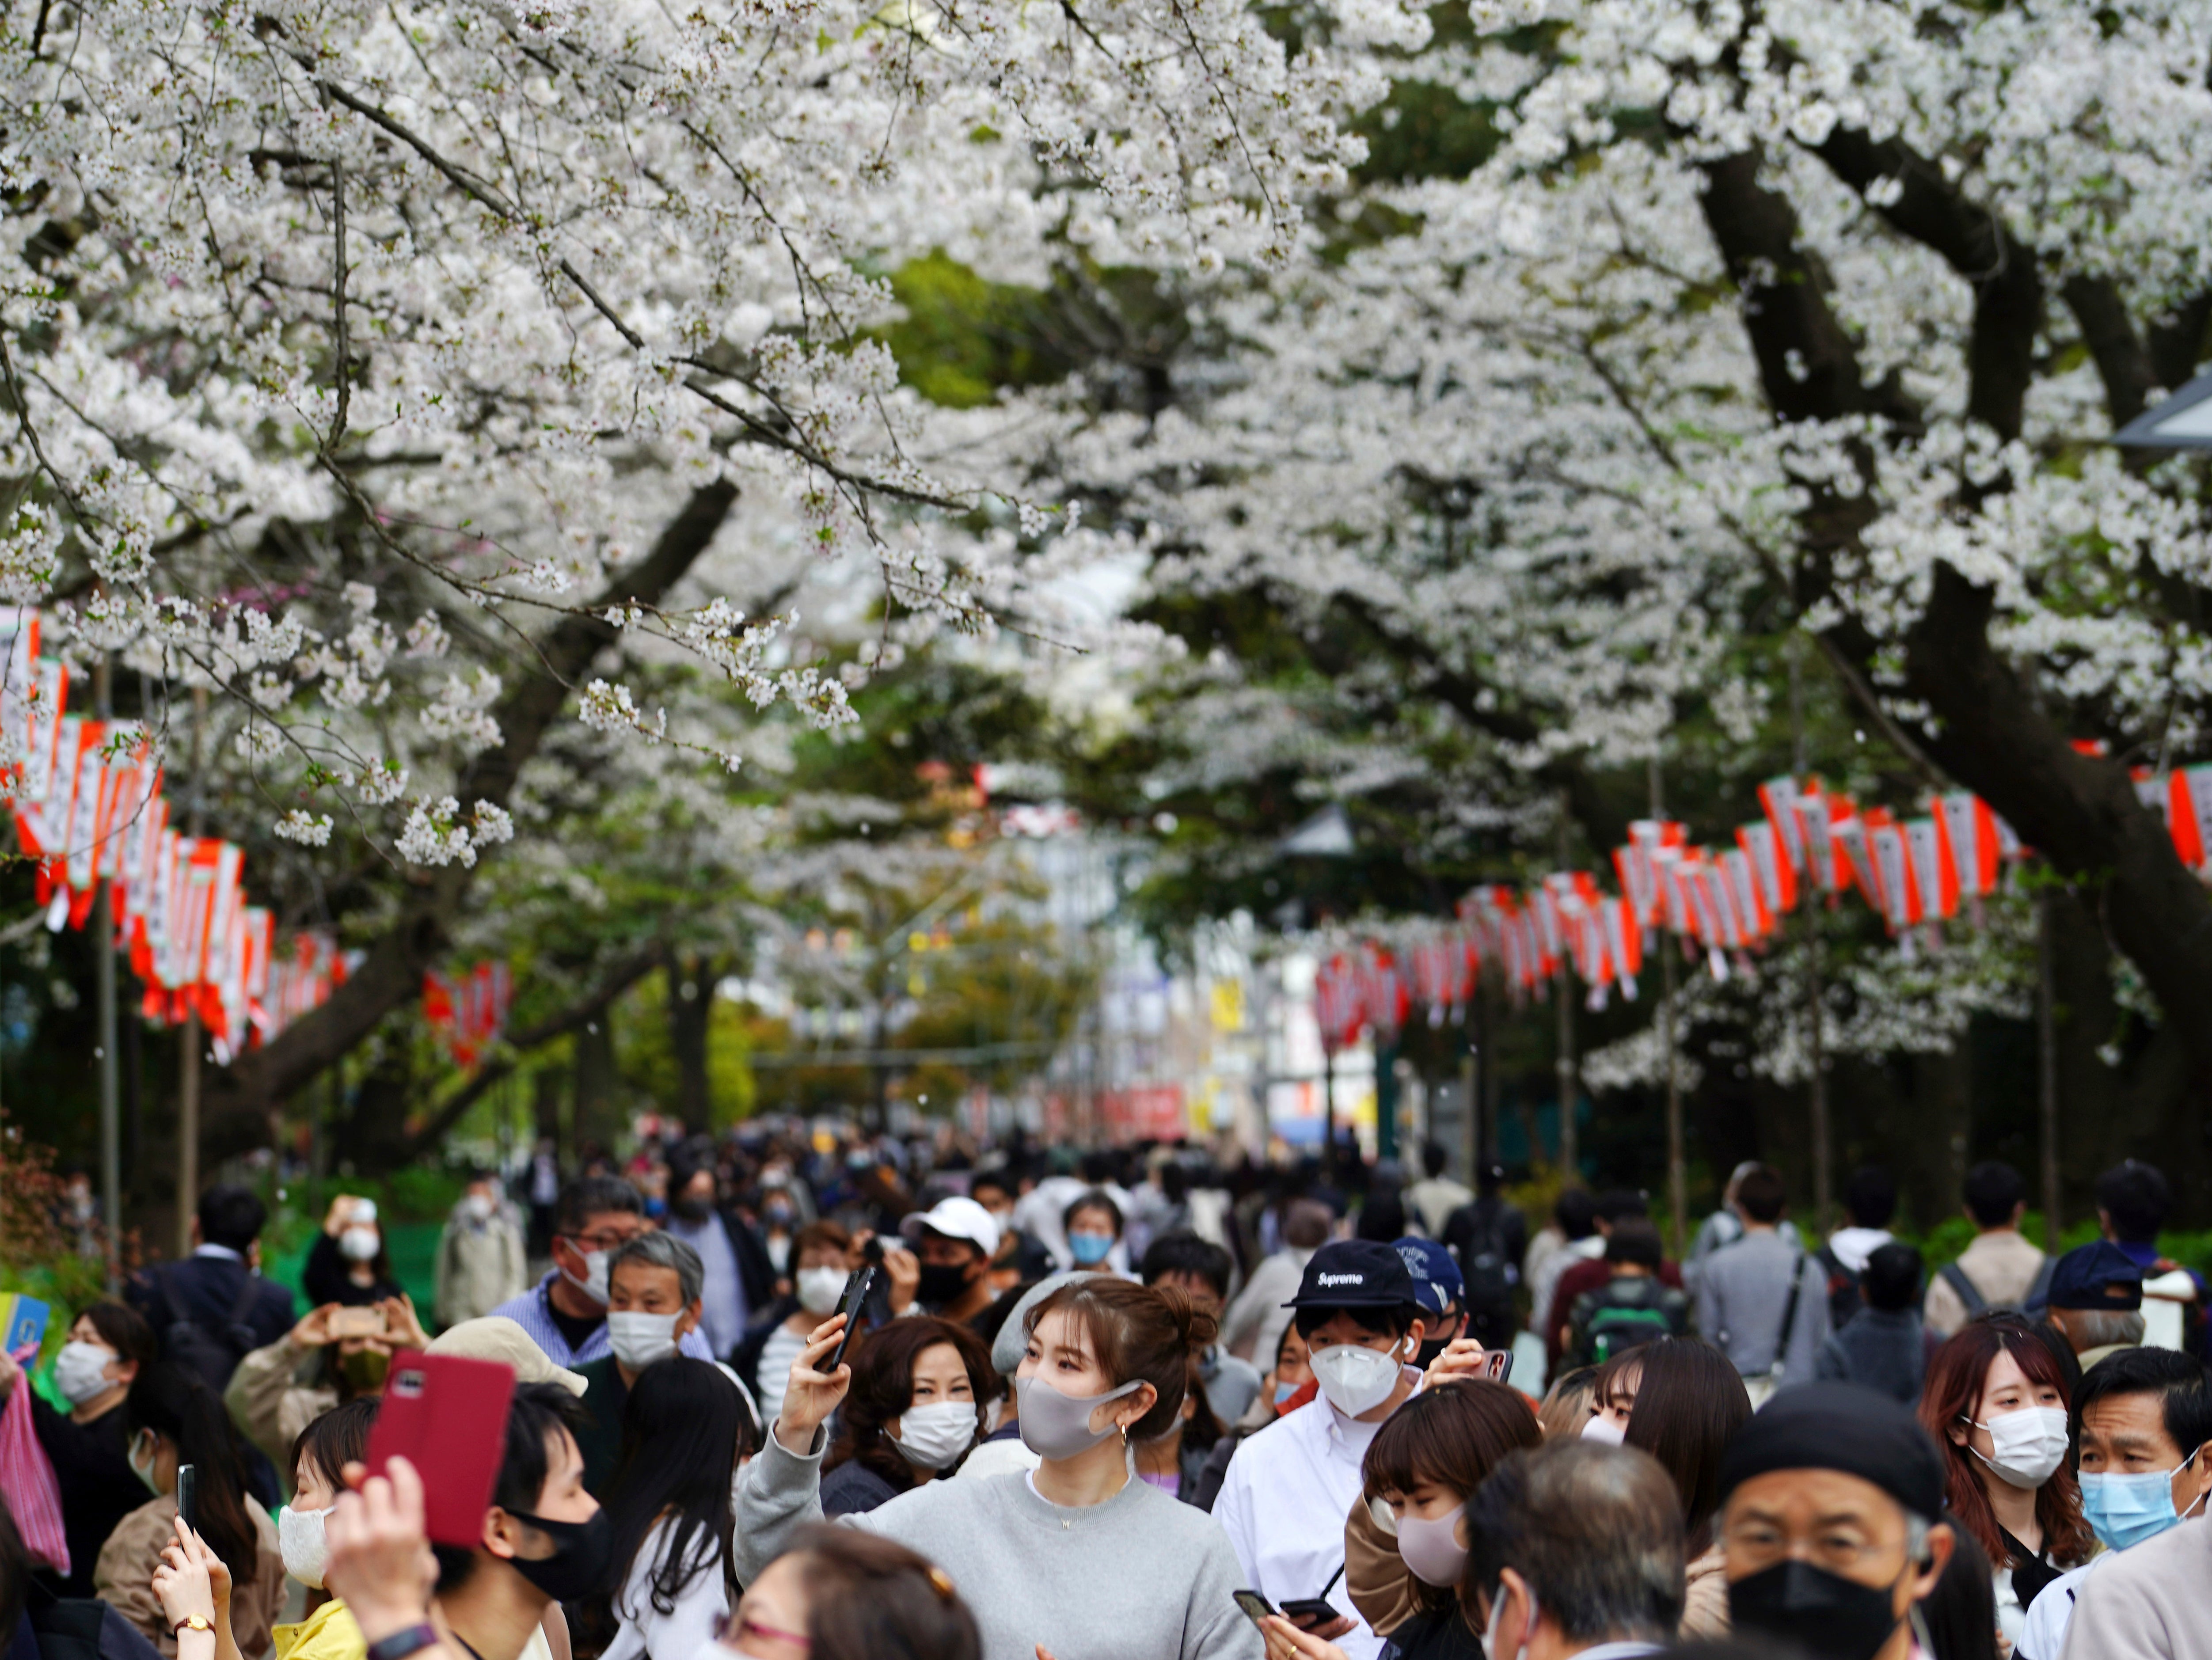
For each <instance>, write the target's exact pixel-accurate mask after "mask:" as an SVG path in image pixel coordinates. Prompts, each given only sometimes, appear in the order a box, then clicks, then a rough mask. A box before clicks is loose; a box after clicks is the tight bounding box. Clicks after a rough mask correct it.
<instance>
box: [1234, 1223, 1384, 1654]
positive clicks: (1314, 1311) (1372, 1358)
mask: <svg viewBox="0 0 2212 1660" xmlns="http://www.w3.org/2000/svg"><path fill="white" fill-rule="evenodd" d="M1289 1306H1290V1307H1291V1308H1292V1309H1293V1310H1296V1315H1295V1321H1296V1324H1297V1329H1298V1335H1300V1336H1302V1337H1304V1339H1305V1340H1306V1342H1307V1344H1308V1345H1309V1347H1310V1352H1311V1362H1310V1364H1311V1365H1312V1367H1313V1373H1314V1377H1315V1380H1316V1383H1318V1384H1319V1385H1320V1388H1321V1393H1320V1394H1319V1395H1317V1396H1316V1398H1315V1399H1314V1400H1312V1401H1310V1402H1308V1403H1307V1404H1306V1405H1304V1406H1303V1407H1300V1408H1298V1409H1297V1411H1295V1412H1292V1413H1288V1414H1285V1415H1284V1416H1283V1417H1281V1418H1279V1419H1277V1420H1275V1421H1274V1422H1273V1424H1270V1425H1269V1426H1267V1428H1265V1429H1263V1430H1261V1431H1260V1432H1258V1433H1257V1434H1255V1435H1253V1436H1252V1437H1250V1438H1249V1439H1247V1440H1246V1441H1245V1442H1244V1443H1243V1445H1241V1446H1239V1447H1238V1448H1237V1453H1236V1456H1234V1457H1232V1458H1231V1460H1230V1461H1229V1474H1228V1476H1227V1477H1226V1479H1225V1480H1224V1481H1223V1482H1222V1486H1221V1496H1220V1497H1219V1498H1218V1499H1216V1500H1215V1501H1214V1505H1213V1518H1214V1520H1215V1521H1217V1522H1218V1523H1221V1525H1222V1528H1223V1529H1224V1530H1225V1531H1226V1532H1227V1534H1228V1535H1229V1542H1230V1545H1231V1548H1234V1549H1235V1551H1236V1552H1237V1563H1238V1565H1239V1566H1241V1567H1242V1568H1243V1574H1244V1583H1245V1584H1247V1585H1249V1587H1251V1588H1252V1589H1253V1590H1257V1591H1259V1592H1260V1593H1261V1595H1262V1596H1266V1597H1267V1600H1268V1601H1269V1602H1273V1603H1274V1604H1275V1605H1276V1606H1277V1607H1278V1608H1279V1607H1281V1606H1282V1605H1283V1604H1284V1603H1285V1602H1298V1601H1302V1600H1307V1599H1311V1598H1316V1597H1319V1598H1322V1599H1323V1600H1325V1601H1327V1602H1328V1603H1329V1604H1330V1606H1331V1607H1332V1608H1334V1609H1335V1610H1336V1618H1334V1619H1333V1620H1315V1621H1304V1622H1301V1623H1304V1624H1305V1625H1306V1627H1307V1629H1308V1630H1310V1631H1311V1632H1312V1633H1314V1635H1316V1637H1321V1638H1324V1639H1328V1640H1330V1641H1333V1642H1334V1643H1335V1644H1336V1645H1338V1646H1339V1647H1340V1648H1341V1649H1342V1650H1343V1651H1344V1652H1345V1653H1346V1655H1347V1656H1349V1657H1351V1660H1376V1656H1378V1655H1379V1654H1380V1653H1381V1652H1382V1649H1383V1639H1381V1638H1380V1637H1378V1636H1376V1633H1374V1632H1373V1631H1372V1630H1371V1629H1370V1628H1369V1627H1368V1625H1367V1623H1366V1622H1365V1621H1364V1620H1362V1619H1361V1618H1360V1617H1359V1615H1358V1612H1357V1611H1356V1610H1355V1609H1354V1608H1352V1599H1351V1597H1350V1596H1348V1595H1347V1594H1346V1591H1345V1589H1344V1583H1343V1576H1344V1518H1345V1517H1346V1515H1347V1514H1348V1513H1349V1512H1350V1511H1351V1509H1352V1505H1353V1504H1354V1503H1355V1502H1357V1501H1358V1498H1359V1494H1360V1489H1361V1478H1360V1462H1361V1461H1362V1460H1363V1459H1364V1457H1365V1456H1367V1448H1368V1445H1369V1444H1370V1443H1371V1442H1372V1441H1373V1440H1374V1439H1375V1433H1376V1431H1377V1430H1379V1429H1381V1428H1382V1426H1383V1420H1384V1419H1386V1418H1388V1417H1389V1415H1390V1414H1392V1413H1394V1412H1395V1411H1396V1410H1397V1409H1398V1408H1399V1407H1400V1406H1401V1405H1402V1404H1403V1403H1404V1402H1406V1400H1407V1398H1408V1397H1409V1396H1411V1395H1412V1394H1413V1391H1414V1390H1415V1389H1418V1388H1419V1386H1420V1382H1421V1374H1420V1372H1419V1370H1418V1369H1417V1368H1415V1367H1414V1366H1413V1365H1411V1364H1410V1362H1411V1361H1412V1360H1413V1356H1414V1355H1415V1353H1418V1352H1419V1348H1420V1345H1421V1335H1422V1333H1423V1330H1424V1329H1425V1325H1426V1322H1425V1319H1424V1317H1423V1315H1422V1310H1421V1307H1420V1304H1419V1300H1418V1295H1417V1292H1416V1291H1415V1288H1414V1285H1413V1275H1412V1274H1410V1273H1409V1272H1407V1268H1406V1263H1405V1260H1404V1259H1403V1258H1402V1257H1401V1256H1399V1255H1398V1253H1397V1251H1396V1250H1394V1249H1392V1248H1391V1247H1390V1246H1389V1245H1387V1244H1384V1243H1382V1242H1380V1241H1379V1240H1373V1239H1339V1240H1334V1241H1331V1242H1330V1243H1328V1244H1326V1245H1323V1246H1322V1247H1321V1248H1320V1249H1319V1250H1316V1251H1315V1252H1314V1254H1313V1256H1312V1257H1311V1259H1310V1261H1309V1262H1307V1263H1306V1266H1305V1273H1304V1275H1303V1276H1302V1278H1301V1279H1300V1281H1299V1285H1298V1294H1297V1296H1296V1297H1294V1298H1291V1302H1290V1305H1289Z"/></svg>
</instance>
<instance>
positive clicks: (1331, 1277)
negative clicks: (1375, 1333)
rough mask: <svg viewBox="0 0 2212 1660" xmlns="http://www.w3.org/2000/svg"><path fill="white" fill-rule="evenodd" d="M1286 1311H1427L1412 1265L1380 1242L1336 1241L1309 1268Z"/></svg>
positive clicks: (1307, 1265) (1377, 1240) (1314, 1257)
mask: <svg viewBox="0 0 2212 1660" xmlns="http://www.w3.org/2000/svg"><path fill="white" fill-rule="evenodd" d="M1283 1306H1284V1307H1285V1308H1286V1309H1398V1308H1419V1307H1421V1306H1423V1304H1422V1303H1421V1298H1420V1295H1419V1292H1418V1291H1416V1290H1415V1288H1414V1285H1413V1275H1412V1274H1410V1273H1408V1272H1407V1268H1406V1259H1405V1258H1404V1257H1402V1256H1399V1255H1398V1253H1397V1252H1396V1251H1395V1250H1393V1249H1392V1248H1391V1247H1390V1246H1389V1245H1386V1244H1384V1243H1383V1242H1382V1241H1381V1240H1379V1239H1332V1240H1331V1241H1329V1243H1327V1244H1325V1245H1323V1246H1322V1248H1321V1249H1320V1250H1316V1252H1315V1253H1314V1254H1313V1256H1311V1257H1310V1259H1309V1260H1308V1261H1307V1262H1306V1272H1305V1277H1304V1279H1303V1280H1300V1281H1299V1282H1298V1294H1297V1296H1296V1297H1293V1298H1291V1300H1290V1301H1289V1302H1287V1303H1285V1304H1283Z"/></svg>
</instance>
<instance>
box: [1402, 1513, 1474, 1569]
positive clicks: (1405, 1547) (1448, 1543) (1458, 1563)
mask: <svg viewBox="0 0 2212 1660" xmlns="http://www.w3.org/2000/svg"><path fill="white" fill-rule="evenodd" d="M1466 1514H1467V1506H1466V1505H1454V1506H1453V1507H1452V1509H1451V1510H1449V1511H1447V1512H1445V1514H1443V1515H1442V1516H1434V1517H1421V1516H1407V1517H1394V1518H1393V1519H1394V1520H1395V1522H1396V1523H1397V1528H1398V1556H1399V1560H1401V1561H1403V1562H1404V1563H1405V1565H1406V1566H1407V1567H1408V1568H1410V1569H1411V1570H1413V1578H1416V1579H1418V1580H1419V1581H1420V1582H1421V1583H1422V1584H1425V1585H1434V1586H1436V1587H1437V1589H1438V1590H1443V1589H1445V1588H1447V1587H1449V1586H1452V1585H1456V1584H1459V1578H1460V1575H1461V1574H1462V1573H1463V1572H1465V1571H1466V1569H1467V1547H1466V1546H1465V1545H1462V1543H1460V1541H1459V1523H1460V1518H1461V1517H1463V1516H1465V1515H1466Z"/></svg>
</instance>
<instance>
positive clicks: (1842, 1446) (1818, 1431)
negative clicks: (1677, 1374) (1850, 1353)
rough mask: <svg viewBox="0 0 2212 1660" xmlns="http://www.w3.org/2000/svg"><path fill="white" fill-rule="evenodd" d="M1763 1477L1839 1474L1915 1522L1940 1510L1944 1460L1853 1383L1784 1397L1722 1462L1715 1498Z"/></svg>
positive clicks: (1814, 1386)
mask: <svg viewBox="0 0 2212 1660" xmlns="http://www.w3.org/2000/svg"><path fill="white" fill-rule="evenodd" d="M1770 1470H1841V1471H1842V1472H1843V1473H1844V1475H1856V1476H1857V1477H1858V1478H1859V1479H1860V1480H1861V1481H1871V1482H1873V1483H1874V1485H1875V1486H1876V1487H1880V1488H1881V1490H1882V1491H1883V1492H1884V1493H1887V1494H1888V1495H1889V1496H1890V1497H1891V1498H1893V1499H1896V1500H1897V1502H1898V1503H1899V1504H1900V1505H1904V1506H1905V1509H1906V1510H1908V1511H1911V1512H1912V1513H1913V1514H1914V1515H1915V1516H1922V1517H1927V1518H1929V1520H1931V1521H1932V1520H1934V1519H1935V1518H1936V1517H1937V1516H1939V1515H1941V1514H1942V1510H1943V1488H1944V1481H1943V1475H1944V1472H1943V1456H1942V1453H1940V1452H1938V1451H1937V1450H1936V1444H1935V1442H1934V1441H1932V1440H1930V1439H1929V1436H1928V1432H1927V1431H1926V1430H1924V1429H1923V1428H1921V1427H1920V1420H1918V1419H1917V1418H1915V1417H1914V1416H1913V1415H1912V1414H1911V1412H1910V1411H1908V1410H1907V1409H1906V1408H1904V1407H1902V1406H1900V1405H1899V1404H1898V1402H1895V1401H1893V1400H1892V1399H1891V1398H1890V1397H1889V1396H1888V1395H1880V1394H1877V1393H1875V1391H1874V1390H1873V1389H1868V1388H1866V1387H1865V1386H1864V1385H1863V1384H1859V1383H1807V1384H1805V1385H1804V1386H1803V1387H1802V1388H1799V1389H1784V1390H1783V1391H1782V1393H1780V1394H1779V1395H1776V1396H1775V1397H1774V1398H1773V1399H1772V1400H1771V1401H1769V1402H1767V1403H1766V1405H1765V1407H1763V1408H1760V1409H1759V1411H1757V1412H1755V1413H1753V1414H1752V1415H1751V1417H1750V1418H1749V1420H1747V1421H1746V1422H1745V1424H1744V1426H1743V1427H1742V1428H1741V1429H1739V1430H1738V1431H1736V1432H1735V1436H1734V1437H1733V1438H1730V1440H1729V1444H1728V1450H1726V1451H1725V1452H1723V1454H1722V1455H1721V1485H1720V1496H1721V1498H1722V1499H1723V1501H1725V1500H1726V1499H1727V1498H1728V1496H1729V1494H1730V1493H1733V1492H1735V1490H1736V1488H1737V1487H1741V1486H1742V1485H1743V1483H1744V1482H1746V1481H1749V1480H1750V1479H1751V1478H1752V1477H1753V1476H1754V1475H1765V1474H1767V1472H1769V1471H1770Z"/></svg>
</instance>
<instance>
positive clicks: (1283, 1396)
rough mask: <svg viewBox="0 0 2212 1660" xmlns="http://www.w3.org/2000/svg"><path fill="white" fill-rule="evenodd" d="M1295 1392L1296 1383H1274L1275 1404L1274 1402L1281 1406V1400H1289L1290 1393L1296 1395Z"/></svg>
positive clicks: (1296, 1389)
mask: <svg viewBox="0 0 2212 1660" xmlns="http://www.w3.org/2000/svg"><path fill="white" fill-rule="evenodd" d="M1297 1392H1298V1386H1297V1384H1296V1383H1278V1384H1276V1385H1275V1404H1276V1405H1277V1406H1281V1405H1282V1404H1283V1402H1285V1401H1287V1400H1289V1399H1290V1398H1291V1396H1292V1395H1296V1394H1297Z"/></svg>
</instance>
